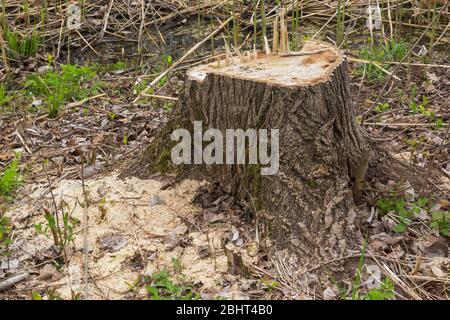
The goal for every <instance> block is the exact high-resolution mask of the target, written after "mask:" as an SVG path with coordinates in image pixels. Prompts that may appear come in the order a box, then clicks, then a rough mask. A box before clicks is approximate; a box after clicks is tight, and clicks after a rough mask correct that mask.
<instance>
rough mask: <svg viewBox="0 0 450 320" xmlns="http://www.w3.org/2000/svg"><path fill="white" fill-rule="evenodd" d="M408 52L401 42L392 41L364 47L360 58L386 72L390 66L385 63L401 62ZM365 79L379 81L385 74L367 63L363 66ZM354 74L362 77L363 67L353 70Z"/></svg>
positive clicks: (405, 45)
mask: <svg viewBox="0 0 450 320" xmlns="http://www.w3.org/2000/svg"><path fill="white" fill-rule="evenodd" d="M407 52H408V45H407V44H406V42H404V41H403V40H401V41H396V40H394V39H392V40H390V41H388V42H387V43H383V44H380V45H372V46H364V47H363V48H362V50H361V52H360V57H361V58H362V59H364V60H367V61H371V62H374V63H377V64H378V65H379V66H381V67H383V68H384V69H386V70H388V69H389V68H390V65H389V64H387V63H386V62H395V61H400V60H402V59H403V58H404V57H405V56H406V54H407ZM365 68H366V78H367V79H369V80H375V81H381V80H384V79H385V78H386V74H385V73H384V72H383V71H382V70H381V69H380V68H378V67H377V66H375V65H373V64H371V63H369V64H367V65H366V66H365ZM354 72H355V74H356V75H358V76H362V75H363V74H364V66H360V67H358V68H356V69H355V71H354Z"/></svg>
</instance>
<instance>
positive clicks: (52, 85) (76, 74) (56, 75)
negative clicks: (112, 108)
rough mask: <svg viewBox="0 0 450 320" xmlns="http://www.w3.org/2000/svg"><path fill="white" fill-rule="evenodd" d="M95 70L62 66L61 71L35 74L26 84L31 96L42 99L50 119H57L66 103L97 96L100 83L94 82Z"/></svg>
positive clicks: (29, 77) (28, 78) (75, 66)
mask: <svg viewBox="0 0 450 320" xmlns="http://www.w3.org/2000/svg"><path fill="white" fill-rule="evenodd" d="M95 76H96V72H95V71H94V70H93V68H90V67H85V66H78V65H71V64H68V65H61V70H60V71H58V72H56V71H48V72H46V73H45V74H43V75H40V74H37V73H34V74H31V75H29V76H28V77H27V80H26V82H25V83H24V86H25V89H26V91H27V92H28V93H29V94H32V95H33V96H36V97H41V98H42V99H43V100H44V102H45V106H46V107H47V111H48V114H49V116H50V117H56V116H57V115H58V113H59V109H60V108H61V106H62V105H63V104H65V103H66V102H73V101H78V100H82V99H85V98H88V97H89V96H92V95H95V94H97V93H98V91H99V89H100V83H99V82H98V81H93V79H94V77H95Z"/></svg>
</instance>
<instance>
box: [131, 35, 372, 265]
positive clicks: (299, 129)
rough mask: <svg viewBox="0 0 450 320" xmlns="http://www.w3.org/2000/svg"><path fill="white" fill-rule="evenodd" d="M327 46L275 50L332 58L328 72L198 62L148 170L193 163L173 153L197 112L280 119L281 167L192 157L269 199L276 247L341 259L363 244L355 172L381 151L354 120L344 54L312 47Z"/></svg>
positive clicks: (309, 61)
mask: <svg viewBox="0 0 450 320" xmlns="http://www.w3.org/2000/svg"><path fill="white" fill-rule="evenodd" d="M318 48H319V49H320V50H318V53H313V54H305V55H298V57H295V55H294V56H292V57H274V58H273V59H275V60H276V59H291V60H292V61H294V62H295V61H297V60H295V59H298V61H297V63H299V64H300V65H304V66H308V65H313V64H315V65H316V66H320V67H321V68H323V73H322V74H320V76H317V74H314V75H311V77H309V78H308V75H305V74H304V75H303V76H302V77H303V78H301V77H300V78H301V79H297V78H295V77H294V78H291V79H288V80H286V79H284V78H283V79H281V78H278V79H277V78H276V77H275V78H272V77H270V75H269V76H267V74H265V75H264V77H263V76H262V77H261V78H257V75H255V74H253V73H251V72H249V73H246V72H245V70H246V68H252V67H254V65H252V64H251V63H250V64H244V66H243V67H242V68H241V67H238V68H236V67H235V68H233V67H222V68H215V67H211V66H207V67H201V68H198V69H195V70H191V71H190V72H188V79H187V81H186V89H185V92H184V95H183V96H182V97H181V99H180V102H179V103H178V105H177V107H176V109H175V111H174V116H173V118H172V120H171V121H170V122H169V124H168V126H167V127H166V128H165V129H164V130H163V132H161V133H160V135H159V136H158V137H157V138H156V139H155V141H154V142H153V143H152V145H150V147H149V149H148V150H147V152H146V155H144V157H143V159H144V164H145V166H146V167H145V168H144V170H145V171H147V172H148V171H163V172H173V170H174V168H175V170H177V172H186V169H187V168H186V167H184V168H183V169H182V170H180V167H174V166H173V165H172V164H171V163H170V149H171V147H172V146H173V145H174V143H173V142H171V141H170V138H169V135H170V133H171V131H172V130H173V129H176V128H178V127H182V128H185V129H188V130H192V123H193V121H194V120H199V121H203V123H204V124H203V127H204V130H206V129H207V128H208V127H210V128H217V129H220V130H221V131H222V132H223V133H225V129H237V128H241V129H244V130H245V129H248V128H254V129H268V130H270V129H279V130H280V131H279V132H280V169H279V173H278V174H276V175H273V176H261V175H260V174H259V168H258V167H255V166H252V165H214V166H203V167H201V169H199V167H195V166H193V167H194V170H196V173H197V174H199V172H200V173H201V174H203V175H204V176H205V177H211V176H212V177H214V178H216V179H218V180H220V182H221V183H222V185H223V186H225V187H226V188H228V189H229V190H230V191H231V192H232V193H234V194H236V195H238V196H239V197H241V198H249V197H250V196H251V197H252V199H253V202H256V203H257V204H258V206H259V207H260V209H262V210H261V212H262V213H261V214H262V216H263V217H264V218H265V219H264V221H265V225H266V235H268V236H270V237H271V239H273V240H274V243H275V244H276V247H277V248H279V249H285V248H288V249H290V250H291V251H292V252H295V253H296V254H297V256H298V257H299V258H300V260H301V261H304V262H307V261H308V262H315V261H321V260H324V259H332V258H334V257H338V256H341V255H342V254H344V253H345V252H346V251H347V250H348V249H349V248H351V247H353V246H354V245H356V244H361V235H360V233H359V231H358V230H357V227H356V224H355V217H356V214H355V204H354V201H353V195H352V185H353V184H354V182H355V177H356V176H358V175H359V177H357V181H356V182H357V184H361V183H362V181H361V179H364V177H360V175H361V171H363V173H364V168H361V162H367V161H366V160H364V159H366V158H369V159H371V158H372V159H373V158H374V157H375V155H374V151H373V150H372V148H371V147H370V145H369V143H368V142H367V141H366V138H365V135H364V133H363V131H362V130H361V128H360V127H359V126H358V125H357V123H356V120H355V116H354V111H353V107H352V102H351V96H350V90H349V76H348V65H347V61H346V59H345V57H343V56H342V55H341V54H340V53H339V52H338V51H337V50H336V49H334V48H333V47H331V46H328V45H325V44H322V43H315V42H311V43H308V44H307V45H306V46H305V48H304V49H303V50H305V51H307V52H314V50H316V49H318ZM324 48H325V49H327V50H328V51H326V52H324V51H323V49H324ZM258 60H259V58H258ZM277 61H278V60H277ZM282 61H286V60H282ZM264 62H265V63H267V60H264ZM264 67H265V66H264V65H263V66H262V68H263V69H264ZM236 70H238V71H236ZM243 70H244V71H243ZM308 70H309V69H308ZM301 71H302V70H301V69H300V72H301ZM312 73H314V72H312ZM283 81H286V83H283ZM363 165H364V166H365V167H367V163H364V164H363ZM139 170H142V166H139ZM358 172H359V173H358Z"/></svg>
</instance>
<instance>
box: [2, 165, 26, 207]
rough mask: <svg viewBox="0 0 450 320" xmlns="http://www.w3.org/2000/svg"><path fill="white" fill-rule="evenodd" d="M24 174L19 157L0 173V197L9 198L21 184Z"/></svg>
mask: <svg viewBox="0 0 450 320" xmlns="http://www.w3.org/2000/svg"><path fill="white" fill-rule="evenodd" d="M21 182H22V176H21V174H20V169H19V159H18V158H16V159H14V160H13V161H11V163H10V164H9V165H8V166H7V167H6V168H5V170H4V172H3V173H2V174H1V175H0V198H3V199H5V200H9V199H10V198H11V193H12V192H13V191H14V190H15V189H16V188H18V187H19V186H20V184H21Z"/></svg>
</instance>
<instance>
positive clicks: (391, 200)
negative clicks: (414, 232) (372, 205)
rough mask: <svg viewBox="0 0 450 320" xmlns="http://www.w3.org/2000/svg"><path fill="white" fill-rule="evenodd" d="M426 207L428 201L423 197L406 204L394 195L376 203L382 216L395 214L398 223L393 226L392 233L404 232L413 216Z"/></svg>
mask: <svg viewBox="0 0 450 320" xmlns="http://www.w3.org/2000/svg"><path fill="white" fill-rule="evenodd" d="M427 205H428V199H427V198H424V197H420V198H419V199H418V200H417V201H415V202H413V203H408V202H407V201H406V200H405V199H404V198H402V197H400V198H399V197H396V196H395V195H393V196H391V197H388V198H382V199H379V200H378V201H377V207H378V209H380V211H381V213H382V214H387V213H389V212H395V214H396V217H397V219H398V221H399V222H398V223H397V224H396V225H395V227H394V231H395V232H399V233H402V232H404V231H405V230H406V229H407V228H408V226H409V225H410V224H411V222H412V218H413V217H414V215H415V214H419V213H420V211H421V209H425V208H426V207H427Z"/></svg>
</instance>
